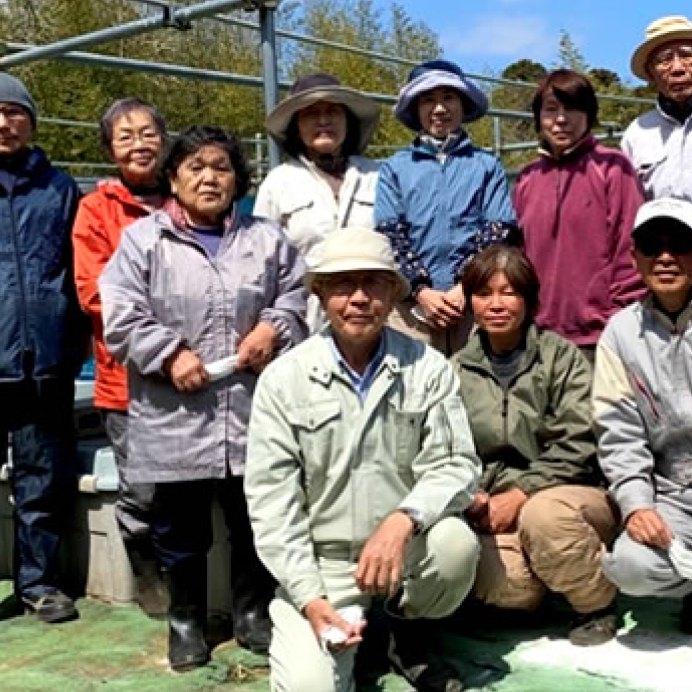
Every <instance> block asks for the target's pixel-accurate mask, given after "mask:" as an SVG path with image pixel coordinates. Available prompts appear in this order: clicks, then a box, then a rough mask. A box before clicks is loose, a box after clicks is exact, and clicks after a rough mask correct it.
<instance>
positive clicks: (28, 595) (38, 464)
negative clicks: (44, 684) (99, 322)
mask: <svg viewBox="0 0 692 692" xmlns="http://www.w3.org/2000/svg"><path fill="white" fill-rule="evenodd" d="M36 119H37V110H36V104H35V103H34V101H33V99H32V98H31V95H30V94H29V92H28V90H27V89H26V87H25V86H24V84H23V83H22V82H21V81H19V80H18V79H17V78H16V77H13V76H11V75H9V74H5V73H0V286H1V287H2V288H0V302H1V303H2V320H0V463H2V461H4V457H5V455H6V451H7V440H8V433H11V437H12V476H11V483H12V495H13V497H14V519H15V556H16V557H15V593H16V596H17V598H18V600H19V601H20V603H21V604H22V605H23V606H24V607H25V608H28V609H29V610H30V611H32V612H34V613H35V614H36V616H37V617H38V618H39V619H40V620H43V621H44V622H58V621H61V620H66V619H69V618H71V617H74V615H75V607H74V603H73V602H72V599H70V598H69V597H68V596H67V595H66V594H65V593H63V591H62V590H61V589H60V587H59V583H58V581H59V580H58V574H57V570H58V564H57V563H58V544H59V538H60V533H61V528H62V526H63V520H64V519H65V515H66V512H67V511H68V510H69V509H70V507H71V505H72V501H73V499H74V497H75V493H76V491H77V477H76V468H75V456H76V454H75V447H74V435H73V422H72V408H73V402H74V378H75V375H76V374H77V372H78V371H79V366H80V362H81V358H82V357H83V356H84V355H85V353H86V338H85V337H86V335H87V328H86V327H87V323H86V321H85V318H84V316H83V315H82V313H81V311H80V309H79V304H78V303H77V298H76V293H75V287H74V280H73V278H72V250H71V242H70V233H71V229H72V221H73V220H74V216H75V213H76V210H77V202H78V199H79V190H78V188H77V185H76V183H75V181H74V180H73V179H72V178H71V177H70V176H69V175H66V174H65V173H63V172H61V171H58V170H56V169H55V168H53V167H52V166H51V164H50V162H49V161H48V159H47V158H46V155H45V154H44V153H43V151H41V149H39V148H38V147H32V146H29V140H30V139H31V136H32V134H33V132H34V129H35V127H36Z"/></svg>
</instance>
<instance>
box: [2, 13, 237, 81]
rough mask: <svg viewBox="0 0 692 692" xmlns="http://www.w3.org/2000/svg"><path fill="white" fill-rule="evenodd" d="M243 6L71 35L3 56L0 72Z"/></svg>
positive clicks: (160, 17)
mask: <svg viewBox="0 0 692 692" xmlns="http://www.w3.org/2000/svg"><path fill="white" fill-rule="evenodd" d="M246 6H247V2H246V0H208V1H207V2H203V3H200V4H199V5H191V6H189V7H181V8H179V9H172V10H170V11H164V12H163V13H162V14H160V15H158V16H151V17H145V18H143V19H138V20H136V21H134V22H128V23H127V24H121V25H119V26H115V27H108V28H106V29H100V30H98V31H93V32H91V33H89V34H83V35H81V36H73V37H71V38H66V39H63V40H62V41H56V42H55V43H50V44H47V45H45V46H37V47H35V48H30V49H28V50H25V51H22V52H21V53H16V54H15V55H6V56H5V57H3V58H0V69H2V70H6V69H7V68H8V67H14V66H16V65H22V64H24V63H27V62H32V61H34V60H40V59H44V58H51V57H56V56H59V55H61V54H63V53H66V52H67V51H70V50H72V49H74V48H85V47H87V46H92V45H94V44H97V43H106V42H109V41H118V40H120V39H124V38H130V37H132V36H137V35H139V34H144V33H147V32H149V31H154V30H155V29H159V28H161V27H170V26H173V27H179V28H184V27H185V26H186V25H188V24H189V22H190V21H191V20H193V19H201V18H202V17H208V16H210V15H214V14H218V13H219V12H226V11H228V10H234V9H239V8H242V7H246Z"/></svg>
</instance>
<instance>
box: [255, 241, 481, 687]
mask: <svg viewBox="0 0 692 692" xmlns="http://www.w3.org/2000/svg"><path fill="white" fill-rule="evenodd" d="M305 283H306V285H307V286H308V288H309V289H310V290H311V291H312V292H314V293H315V294H316V295H317V296H318V297H319V299H320V302H321V304H322V307H323V309H324V311H325V313H326V316H327V319H328V322H329V324H328V325H327V326H326V327H325V328H324V329H323V330H322V331H321V332H319V333H318V334H315V335H314V336H312V337H311V338H310V339H308V340H307V341H306V342H304V343H303V344H301V345H300V346H298V347H296V348H294V349H293V350H292V351H290V352H289V353H287V354H285V355H284V356H282V357H281V358H279V359H277V360H276V361H275V362H274V363H272V364H270V365H269V366H268V367H267V369H266V370H265V371H264V373H263V374H262V376H261V377H260V380H259V382H258V386H257V390H256V392H255V396H254V401H253V408H252V417H251V422H250V431H249V443H248V458H247V467H246V476H245V490H246V494H247V500H248V507H249V511H250V517H251V521H252V526H253V530H254V534H255V541H256V545H257V551H258V553H259V555H260V557H261V559H262V560H263V561H264V562H265V564H266V565H267V567H268V568H269V570H270V571H271V572H272V573H273V574H274V576H275V577H276V579H277V580H278V582H279V585H280V587H279V590H278V593H277V597H276V599H275V600H274V601H273V602H272V604H271V607H270V615H271V618H272V624H273V633H272V644H271V647H270V650H269V656H270V664H271V677H272V689H273V690H276V691H279V690H280V691H281V692H331V691H332V690H333V691H335V692H336V691H338V692H351V691H352V690H353V689H354V685H355V683H354V676H353V663H354V655H355V651H356V649H357V647H358V644H359V643H360V642H361V640H362V633H363V629H364V627H365V624H366V623H365V619H366V618H367V615H365V616H364V617H363V618H357V619H356V621H355V622H349V621H348V620H347V619H345V618H344V617H343V616H342V615H343V614H344V611H341V612H340V610H341V609H343V608H345V607H347V606H354V605H356V606H361V607H362V608H363V609H364V612H365V613H367V609H368V607H369V606H370V605H371V603H372V599H373V598H384V599H385V611H386V612H387V614H388V619H389V620H390V627H391V631H392V636H393V641H394V646H393V648H392V654H391V658H392V663H393V664H394V665H395V667H396V669H397V670H398V671H399V672H400V673H402V674H403V675H404V676H405V677H407V679H408V680H409V682H411V683H412V684H413V685H414V686H415V687H416V689H418V690H422V691H425V692H437V691H438V690H440V691H442V690H444V691H445V692H455V691H456V690H461V689H463V685H462V682H461V680H459V678H458V674H457V673H456V672H455V671H454V669H452V668H451V667H450V666H449V665H448V664H446V663H444V662H443V661H442V659H441V658H439V657H437V656H435V654H434V653H433V652H432V651H431V650H429V641H430V637H429V635H427V634H426V632H425V631H424V628H425V627H426V626H430V625H429V622H428V623H427V624H426V621H425V620H422V619H421V618H431V619H434V618H442V617H445V616H446V615H449V614H450V613H452V612H453V611H454V610H455V609H456V608H457V607H458V606H459V604H460V603H461V602H462V600H463V599H464V597H465V596H466V594H467V593H468V592H469V590H470V588H471V586H472V584H473V581H474V576H475V569H476V562H477V559H478V553H479V548H478V542H477V539H476V537H475V535H474V534H473V532H472V531H471V530H470V529H469V527H468V526H467V524H466V523H465V521H464V520H463V519H462V517H461V515H462V512H463V511H464V510H465V509H466V507H467V506H468V505H469V504H470V501H471V498H472V497H473V496H474V493H475V490H476V483H477V479H478V473H479V466H478V461H477V458H476V456H475V453H474V450H473V444H472V440H471V434H470V432H469V427H468V422H467V420H466V414H465V412H464V409H463V406H462V403H461V399H460V397H459V391H458V390H459V383H458V380H457V377H456V375H455V374H454V371H453V369H452V368H451V366H450V365H449V364H448V363H447V362H446V361H445V359H444V357H443V356H442V355H440V354H439V353H437V352H436V351H434V350H433V349H432V348H430V347H428V346H426V345H425V344H423V342H421V341H416V340H414V339H412V338H410V337H408V336H405V335H403V334H401V333H400V332H397V331H394V330H391V329H389V328H386V327H385V326H384V323H385V321H386V319H387V317H388V315H389V313H390V311H391V310H392V308H393V306H394V305H395V304H396V302H397V301H398V300H401V298H402V297H404V296H406V295H408V294H409V292H410V288H409V285H408V282H407V281H406V280H405V279H404V278H403V276H401V275H400V274H399V273H398V271H397V269H396V264H395V261H394V257H393V253H392V250H391V248H390V246H389V243H388V240H387V239H386V237H385V236H383V235H381V234H379V233H375V232H373V231H370V230H366V229H360V228H358V229H356V228H351V229H343V230H338V231H334V232H333V233H332V234H330V235H329V237H328V238H327V240H326V241H325V243H324V248H323V255H322V258H321V260H320V261H319V263H318V264H317V266H315V267H314V268H313V269H312V270H311V271H309V272H308V273H307V275H306V277H305Z"/></svg>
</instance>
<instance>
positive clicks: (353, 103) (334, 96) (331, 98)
mask: <svg viewBox="0 0 692 692" xmlns="http://www.w3.org/2000/svg"><path fill="white" fill-rule="evenodd" d="M318 101H327V103H338V104H340V105H342V106H344V107H346V108H348V109H349V110H350V111H351V113H353V115H354V116H355V117H356V118H357V119H358V121H359V123H360V137H359V140H358V150H357V152H356V153H358V154H361V153H362V152H363V151H365V149H366V147H367V146H368V143H369V142H370V140H371V139H372V136H373V134H374V133H375V128H376V127H377V122H378V120H379V119H380V108H379V106H378V105H377V104H376V103H375V102H374V101H372V100H370V99H369V98H368V97H367V96H365V95H363V94H361V93H360V92H359V91H356V90H355V89H349V88H348V87H341V86H330V87H324V86H321V87H315V88H314V89H306V90H305V91H302V92H300V93H299V94H296V95H295V96H289V97H288V98H286V99H284V100H283V101H282V102H281V103H280V104H279V105H278V106H276V108H274V110H272V112H271V113H269V115H268V116H267V130H268V131H269V134H270V135H271V136H272V137H273V138H274V139H275V140H276V141H277V143H278V144H279V145H280V146H282V147H283V146H284V144H285V143H286V132H287V130H288V126H289V124H290V122H291V119H292V118H293V116H294V115H295V114H296V113H297V112H298V111H300V110H302V109H303V108H307V107H308V106H311V105H312V104H313V103H317V102H318Z"/></svg>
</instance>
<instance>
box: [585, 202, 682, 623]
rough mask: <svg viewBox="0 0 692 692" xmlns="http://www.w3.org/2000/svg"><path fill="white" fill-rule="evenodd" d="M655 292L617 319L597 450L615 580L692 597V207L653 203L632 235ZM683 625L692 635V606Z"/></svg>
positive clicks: (597, 385)
mask: <svg viewBox="0 0 692 692" xmlns="http://www.w3.org/2000/svg"><path fill="white" fill-rule="evenodd" d="M633 240H634V258H635V262H636V266H637V269H638V270H639V273H640V274H641V276H642V279H643V280H644V282H645V284H646V285H647V287H648V288H649V295H648V296H647V297H646V298H644V299H643V300H642V301H641V302H638V303H635V304H634V305H631V306H629V307H627V308H625V309H624V310H622V311H621V312H620V313H618V314H617V315H615V316H614V317H612V318H611V320H610V322H609V323H608V325H607V327H606V329H605V331H604V332H603V336H602V338H601V341H600V342H599V344H598V349H597V353H596V369H595V378H594V384H593V402H594V422H595V425H596V429H597V433H598V453H599V459H600V462H601V466H602V468H603V471H604V473H605V475H606V477H607V478H608V480H609V482H610V492H611V494H612V496H613V498H614V499H615V501H616V502H617V503H618V505H619V506H620V511H621V514H622V520H623V526H624V531H623V532H622V534H621V535H620V537H619V538H618V539H617V541H616V542H615V544H614V546H613V549H612V552H611V553H610V554H608V555H607V556H606V557H605V560H604V571H605V573H606V576H607V577H608V578H609V579H610V580H611V581H612V582H613V583H614V584H616V586H618V587H619V588H620V590H621V591H623V592H624V593H627V594H630V595H633V596H663V597H671V598H677V597H681V596H687V594H690V593H692V580H690V578H691V577H692V571H691V570H692V560H690V559H689V557H685V555H684V551H685V550H692V322H691V318H692V304H691V300H690V299H691V293H692V203H690V202H687V201H685V200H676V199H669V198H664V199H659V200H654V201H651V202H647V203H646V204H644V205H643V206H642V207H641V208H640V210H639V213H638V214H637V218H636V221H635V227H634V231H633ZM682 628H683V630H684V631H686V632H688V633H692V602H691V601H690V600H689V597H688V598H685V600H684V602H683V614H682Z"/></svg>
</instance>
